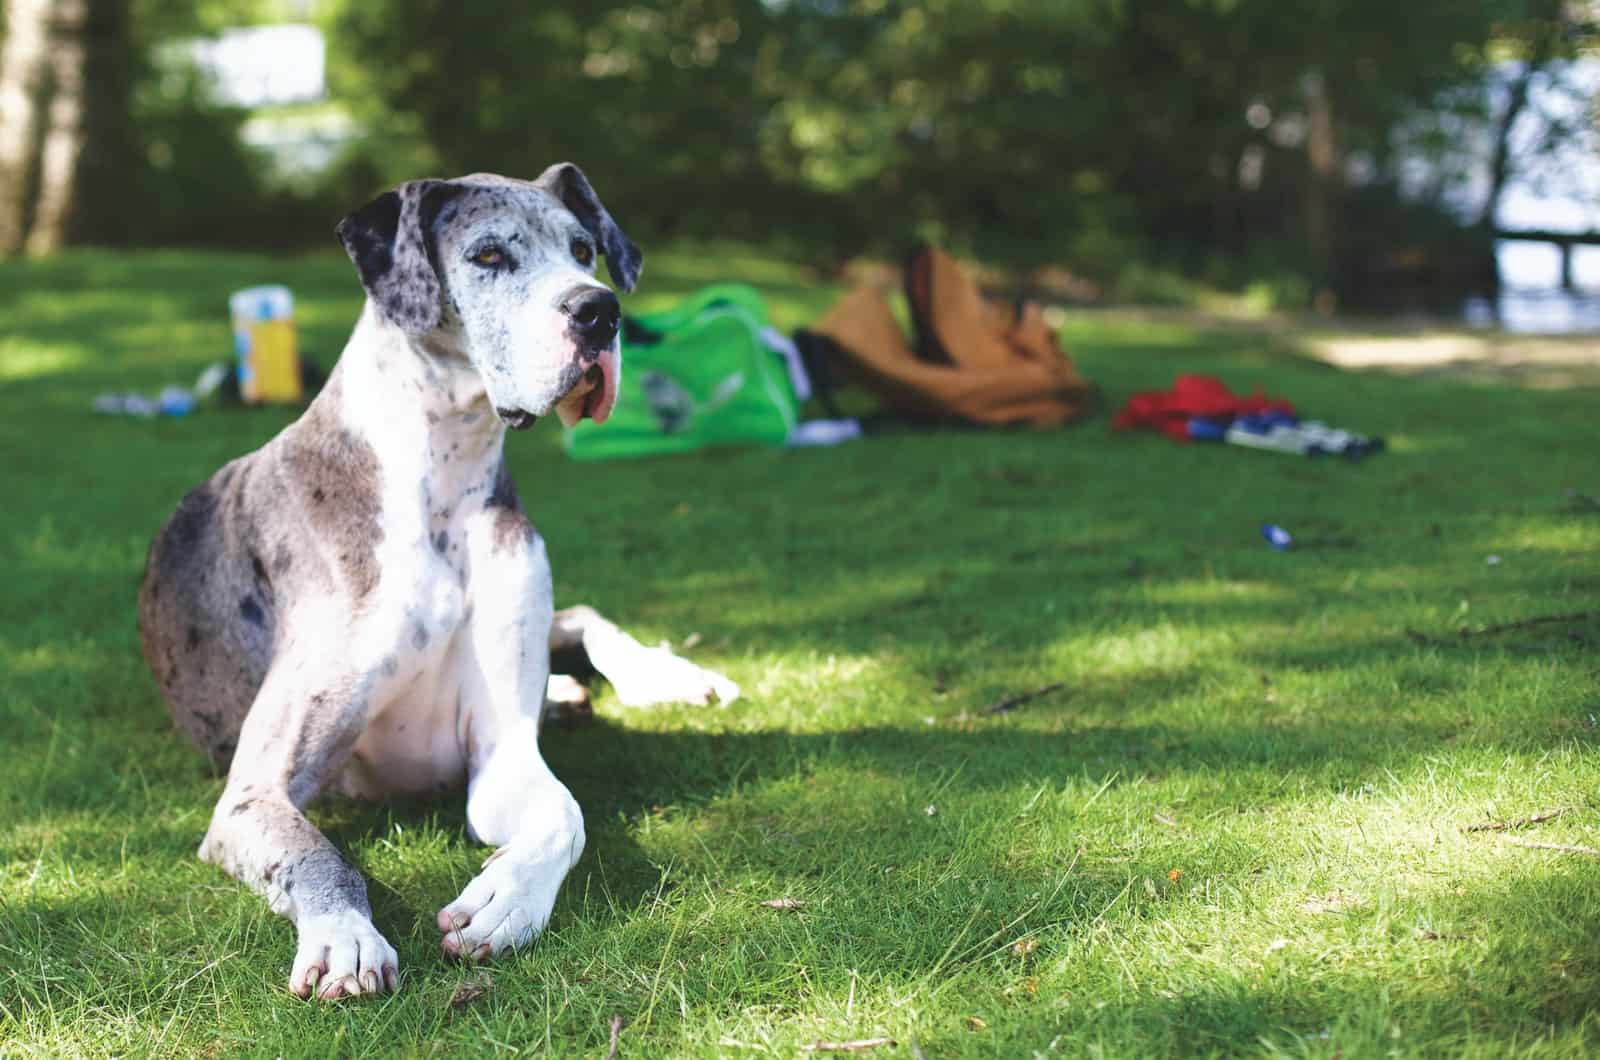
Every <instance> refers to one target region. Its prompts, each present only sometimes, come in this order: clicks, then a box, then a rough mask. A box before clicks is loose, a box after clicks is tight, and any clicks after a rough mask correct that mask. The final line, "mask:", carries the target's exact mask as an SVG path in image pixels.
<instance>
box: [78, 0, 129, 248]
mask: <svg viewBox="0 0 1600 1060" xmlns="http://www.w3.org/2000/svg"><path fill="white" fill-rule="evenodd" d="M130 7H131V5H130V3H129V0H89V13H88V17H87V18H86V19H85V20H84V23H83V78H84V86H83V120H82V130H83V148H82V150H81V151H80V152H79V154H78V167H77V170H76V172H75V174H74V176H73V187H72V216H71V218H70V220H69V223H68V224H67V233H66V235H67V241H68V242H69V243H73V244H78V243H94V244H100V245H105V244H122V243H126V242H127V238H128V201H129V187H128V184H129V179H130V178H129V174H130V173H132V172H136V171H137V169H138V167H139V157H138V156H139V151H140V138H139V135H138V132H137V130H136V129H135V127H134V119H133V87H134V81H135V79H136V77H137V75H138V72H139V69H140V59H139V56H138V54H137V52H136V50H135V47H134V38H133V17H132V11H131V9H130Z"/></svg>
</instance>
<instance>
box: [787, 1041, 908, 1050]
mask: <svg viewBox="0 0 1600 1060" xmlns="http://www.w3.org/2000/svg"><path fill="white" fill-rule="evenodd" d="M895 1044H896V1043H895V1040H894V1039H893V1038H857V1039H855V1040H854V1041H848V1042H812V1043H811V1044H810V1045H802V1046H801V1047H800V1048H802V1049H804V1050H805V1051H806V1052H808V1053H861V1052H865V1051H866V1050H868V1049H876V1048H878V1047H879V1046H880V1045H887V1046H890V1047H891V1048H892V1047H893V1046H894V1045H895Z"/></svg>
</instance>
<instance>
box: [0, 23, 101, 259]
mask: <svg viewBox="0 0 1600 1060" xmlns="http://www.w3.org/2000/svg"><path fill="white" fill-rule="evenodd" d="M87 21H88V9H87V6H86V4H85V2H84V0H9V2H8V3H7V4H6V8H5V25H6V28H7V32H6V37H5V41H4V46H3V47H0V253H6V254H14V253H16V252H18V251H20V250H23V249H27V250H29V251H32V252H36V253H37V252H44V251H49V250H53V249H54V248H55V247H56V246H58V245H59V244H60V243H61V242H62V240H63V238H64V236H65V233H66V226H67V220H68V215H69V212H70V210H71V206H72V199H73V187H74V180H75V177H76V170H77V164H78V155H79V152H80V150H81V149H82V145H83V110H84V99H83V97H84V91H85V79H84V55H85V51H86V48H85V39H84V30H85V25H86V23H87Z"/></svg>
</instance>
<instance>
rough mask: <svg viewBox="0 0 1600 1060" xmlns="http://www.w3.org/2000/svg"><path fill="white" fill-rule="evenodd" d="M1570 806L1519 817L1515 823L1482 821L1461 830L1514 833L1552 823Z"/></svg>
mask: <svg viewBox="0 0 1600 1060" xmlns="http://www.w3.org/2000/svg"><path fill="white" fill-rule="evenodd" d="M1569 809H1571V807H1570V806H1558V807H1556V808H1555V809H1553V810H1546V811H1544V812H1543V813H1536V814H1534V815H1533V816H1532V817H1519V818H1517V819H1516V820H1515V821H1483V822H1480V823H1479V824H1469V825H1467V826H1466V827H1465V828H1463V829H1462V831H1463V832H1514V831H1516V830H1517V829H1518V828H1526V827H1528V826H1529V825H1532V824H1544V823H1545V822H1546V821H1553V820H1555V819H1556V818H1557V817H1560V816H1561V815H1562V814H1564V813H1566V812H1567V811H1568V810H1569Z"/></svg>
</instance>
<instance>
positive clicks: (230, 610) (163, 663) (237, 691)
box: [139, 368, 382, 767]
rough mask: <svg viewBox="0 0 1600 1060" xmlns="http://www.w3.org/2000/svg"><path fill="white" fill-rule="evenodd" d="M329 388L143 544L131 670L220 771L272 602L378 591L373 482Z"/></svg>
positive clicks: (375, 475)
mask: <svg viewBox="0 0 1600 1060" xmlns="http://www.w3.org/2000/svg"><path fill="white" fill-rule="evenodd" d="M340 378H341V376H340V372H339V371H338V369H337V368H335V370H334V373H333V376H332V378H331V379H330V380H329V382H328V385H327V386H326V387H324V389H323V392H322V394H321V395H319V396H318V398H317V400H316V401H315V402H313V403H312V406H311V408H310V409H309V410H308V411H307V412H306V414H305V415H304V416H303V417H302V418H301V419H300V421H299V422H298V423H296V424H294V425H293V426H291V427H290V428H288V429H287V430H285V431H284V432H283V433H282V434H280V435H278V437H277V438H275V439H273V440H272V441H271V442H269V443H268V444H267V445H266V446H264V447H262V448H261V449H259V450H257V451H256V452H254V453H252V454H250V455H249V456H245V457H241V458H240V459H238V460H235V461H233V462H232V463H230V464H228V465H226V466H225V467H223V468H222V469H221V470H220V471H218V472H217V473H216V474H215V475H213V476H212V477H211V479H210V480H208V481H207V482H205V483H203V484H201V485H200V486H198V487H196V488H195V489H194V490H192V491H191V492H190V493H189V494H188V495H187V496H186V497H184V499H183V500H182V502H180V503H179V505H178V508H177V510H176V511H175V512H174V513H173V515H172V517H171V518H170V519H169V520H167V523H166V525H165V526H163V527H162V528H161V530H160V531H159V532H158V533H157V534H156V537H155V540H154V541H152V542H151V544H150V551H149V554H148V556H147V557H146V561H145V575H144V581H143V583H142V585H141V588H140V593H139V634H140V642H141V646H142V648H143V650H144V657H145V661H146V663H147V664H148V665H149V667H150V671H151V673H152V674H153V675H154V676H155V679H156V682H157V683H158V684H159V685H160V686H161V690H162V692H163V693H164V694H165V696H166V698H167V702H168V703H169V704H170V705H171V707H172V712H173V719H174V721H175V722H176V723H177V725H178V727H179V728H180V729H182V730H183V731H184V732H185V733H186V734H187V735H188V736H189V738H190V739H192V740H193V741H194V742H195V744H196V745H197V746H199V747H200V749H201V750H203V751H204V752H205V753H206V754H207V755H208V756H209V757H210V758H211V760H212V761H213V762H214V763H216V764H217V765H218V766H220V767H226V766H227V765H228V764H229V762H230V761H231V759H232V756H233V753H234V750H235V748H236V747H237V745H238V738H239V730H240V728H241V726H242V725H243V724H244V717H245V715H246V714H247V713H248V712H249V710H250V706H251V704H252V703H253V702H254V700H255V696H256V692H257V690H258V689H259V688H260V687H261V682H262V681H263V680H264V679H265V677H266V673H267V668H268V667H269V666H270V665H271V663H272V657H273V652H274V650H275V647H276V644H277V639H278V633H279V630H278V619H279V613H278V611H279V608H278V600H279V599H280V598H282V599H297V598H300V597H301V596H304V595H308V594H317V595H323V596H326V595H329V594H340V595H343V596H344V597H345V599H347V600H348V601H349V606H350V609H351V610H352V611H355V610H357V609H358V608H359V607H360V606H361V603H362V601H364V600H365V599H366V598H367V597H368V596H370V595H371V593H372V592H373V591H374V589H375V588H376V587H377V584H378V577H379V568H378V563H377V557H376V547H377V545H378V543H379V541H380V540H381V538H382V531H381V529H380V525H379V522H378V518H379V511H378V504H379V494H378V490H379V487H380V485H381V483H380V481H379V475H380V471H379V466H378V461H377V455H376V454H375V453H374V452H373V450H372V447H371V446H369V445H367V444H366V443H365V442H363V441H361V440H360V439H357V438H355V437H354V436H353V435H350V434H349V433H348V432H346V431H344V430H342V429H341V428H338V427H336V426H334V424H335V423H336V422H337V420H336V414H335V412H334V411H333V410H334V409H336V408H337V403H338V400H339V392H340V387H341V383H340ZM265 556H271V557H273V561H272V563H271V564H270V567H269V565H268V564H267V562H266V561H265V560H264V559H263V558H262V557H265ZM324 557H329V558H331V559H333V560H335V561H336V563H337V566H336V567H334V568H330V567H329V566H328V564H327V563H326V562H325V561H324Z"/></svg>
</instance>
